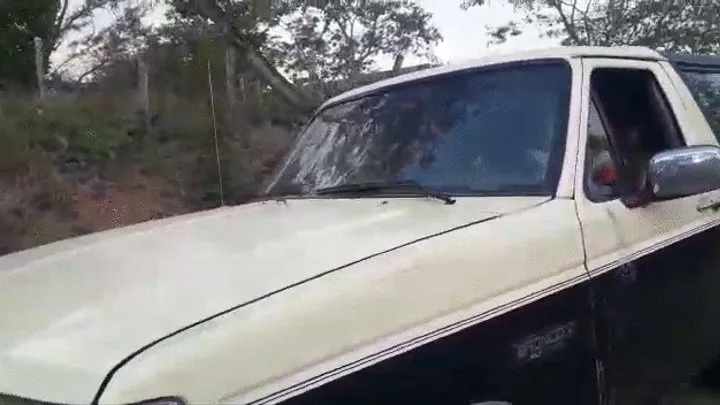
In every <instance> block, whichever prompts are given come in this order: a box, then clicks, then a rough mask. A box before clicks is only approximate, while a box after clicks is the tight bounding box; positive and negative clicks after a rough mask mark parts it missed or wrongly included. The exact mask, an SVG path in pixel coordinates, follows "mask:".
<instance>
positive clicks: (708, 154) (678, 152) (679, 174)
mask: <svg viewBox="0 0 720 405" xmlns="http://www.w3.org/2000/svg"><path fill="white" fill-rule="evenodd" d="M647 173H648V185H649V186H650V191H651V192H652V194H653V197H654V199H655V200H671V199H674V198H681V197H687V196H691V195H696V194H703V193H707V192H709V191H713V190H717V189H720V148H718V147H716V146H688V147H683V148H677V149H671V150H667V151H663V152H660V153H658V154H656V155H654V156H653V157H652V158H651V159H650V162H649V165H648V172H647Z"/></svg>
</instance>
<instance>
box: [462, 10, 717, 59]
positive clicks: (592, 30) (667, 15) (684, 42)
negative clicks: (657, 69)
mask: <svg viewBox="0 0 720 405" xmlns="http://www.w3.org/2000/svg"><path fill="white" fill-rule="evenodd" d="M510 3H511V4H512V5H513V6H514V7H515V8H516V10H518V11H520V12H521V13H522V14H523V16H524V17H523V18H522V19H521V20H520V21H510V22H508V23H507V24H505V25H502V26H498V27H494V28H493V30H492V31H491V36H492V37H493V38H494V42H495V43H499V42H504V41H505V40H507V38H509V37H513V36H517V35H520V34H521V33H522V30H523V28H524V26H527V25H529V24H534V25H537V26H539V27H541V28H542V29H543V31H544V35H545V36H547V37H554V38H558V39H560V40H561V43H562V44H564V45H598V46H613V45H639V46H648V47H652V48H655V49H659V50H664V51H672V52H692V53H717V52H718V51H720V26H719V25H718V23H717V15H718V13H720V2H713V1H682V0H667V1H657V0H583V1H582V2H580V1H579V0H510ZM484 4H485V0H465V1H464V2H463V4H462V7H464V8H468V7H473V6H482V5H484Z"/></svg>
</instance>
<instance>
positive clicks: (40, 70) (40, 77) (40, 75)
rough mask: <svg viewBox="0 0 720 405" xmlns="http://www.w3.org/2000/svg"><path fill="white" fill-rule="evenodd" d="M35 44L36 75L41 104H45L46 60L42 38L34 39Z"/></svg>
mask: <svg viewBox="0 0 720 405" xmlns="http://www.w3.org/2000/svg"><path fill="white" fill-rule="evenodd" d="M33 43H34V45H35V75H36V78H37V85H38V97H39V98H40V102H43V101H44V100H45V66H44V59H45V58H44V57H43V42H42V38H40V37H34V38H33Z"/></svg>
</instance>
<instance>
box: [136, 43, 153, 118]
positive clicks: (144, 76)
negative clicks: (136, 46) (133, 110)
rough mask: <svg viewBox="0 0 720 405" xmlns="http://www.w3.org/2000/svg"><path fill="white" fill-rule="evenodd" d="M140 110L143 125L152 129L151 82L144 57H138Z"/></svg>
mask: <svg viewBox="0 0 720 405" xmlns="http://www.w3.org/2000/svg"><path fill="white" fill-rule="evenodd" d="M137 67H138V110H139V111H141V112H142V113H143V125H145V129H146V130H147V129H148V128H150V84H149V82H150V80H149V78H148V69H147V64H146V63H145V59H144V58H143V55H138V58H137Z"/></svg>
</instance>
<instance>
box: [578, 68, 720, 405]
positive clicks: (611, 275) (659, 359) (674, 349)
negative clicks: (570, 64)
mask: <svg viewBox="0 0 720 405" xmlns="http://www.w3.org/2000/svg"><path fill="white" fill-rule="evenodd" d="M602 69H628V70H642V71H644V73H646V74H648V75H652V78H654V81H655V83H656V84H657V89H659V91H660V92H662V94H661V95H660V96H664V97H661V98H660V99H661V100H662V99H664V102H665V103H666V104H665V107H666V108H667V111H670V112H671V113H672V114H673V115H674V116H675V118H676V121H677V131H679V132H680V135H681V136H682V139H683V141H684V143H685V144H687V145H695V144H705V145H707V144H717V141H716V140H715V138H714V136H713V135H712V133H711V131H710V130H709V127H708V126H707V124H706V123H704V122H699V121H697V120H693V119H690V117H691V116H693V114H696V113H697V111H692V110H691V109H692V108H693V107H694V105H693V104H690V103H687V101H688V100H683V97H684V95H683V94H680V93H677V92H676V91H675V88H676V86H682V85H683V84H682V82H680V83H677V80H678V79H679V78H678V77H675V76H674V75H673V74H672V73H669V72H668V71H667V70H666V68H665V67H664V66H663V64H662V63H658V62H651V61H630V60H617V59H599V58H598V59H595V58H590V59H585V60H584V61H583V91H582V93H583V97H584V99H583V102H582V112H581V117H582V118H581V120H580V125H581V127H580V128H579V131H580V133H581V135H585V136H581V139H582V141H581V145H580V151H581V153H580V159H579V160H578V162H579V163H578V165H579V167H578V171H577V173H578V176H576V185H575V199H576V201H577V207H578V214H579V217H580V222H581V225H582V230H583V238H584V244H585V250H586V256H587V259H586V260H587V267H588V272H589V274H590V276H591V277H592V279H593V281H592V286H593V293H592V294H593V296H592V299H593V302H594V307H595V310H596V316H597V334H598V343H599V346H600V347H601V360H602V361H601V364H600V367H599V371H600V373H599V374H600V376H601V377H602V378H603V380H602V381H601V384H602V386H603V388H604V389H603V391H604V394H605V395H604V398H603V401H602V402H603V403H605V404H612V405H626V404H627V405H632V404H644V403H655V401H657V400H658V398H659V395H661V394H663V393H664V391H666V390H670V389H672V388H673V386H674V385H675V384H676V383H678V382H681V381H684V380H686V379H688V378H689V377H690V376H691V375H692V374H694V373H695V372H697V371H698V369H699V368H700V367H702V366H703V365H705V364H707V363H708V362H709V360H710V359H711V358H712V357H713V356H715V355H717V354H718V353H720V351H719V349H720V321H718V320H720V261H719V259H718V258H719V257H720V254H718V253H720V249H718V247H720V231H718V228H717V227H716V225H718V224H720V213H718V212H715V211H713V210H711V209H704V210H703V209H698V207H702V206H703V205H704V204H706V203H707V201H708V199H709V198H717V197H720V193H719V192H717V191H716V192H711V193H706V194H703V195H697V196H690V197H685V198H680V199H676V200H671V201H664V202H656V203H652V204H650V205H647V206H644V207H638V208H629V207H628V206H627V205H626V204H624V203H623V202H622V201H621V199H620V197H622V196H621V193H622V191H617V190H618V189H612V188H611V189H610V191H609V192H608V188H607V187H608V186H607V185H606V184H603V185H599V186H598V187H589V186H590V185H591V184H590V183H591V182H593V181H594V180H593V179H594V177H593V173H592V170H593V169H592V167H593V164H592V157H593V156H599V155H601V154H602V153H600V152H604V153H605V154H606V155H607V154H610V155H611V156H613V157H614V160H615V161H619V160H620V159H619V157H618V156H617V155H618V151H617V150H615V149H616V147H614V146H613V145H617V144H618V142H616V141H617V139H615V140H614V139H613V138H614V137H615V138H617V137H620V136H625V135H624V134H622V133H613V129H614V128H615V127H616V125H613V124H614V123H613V122H611V119H610V118H608V117H607V116H604V115H603V108H602V106H600V105H596V104H597V103H596V101H593V100H592V97H591V94H596V92H595V90H597V89H593V88H592V87H593V86H594V84H592V83H591V75H592V74H593V72H596V71H599V70H602ZM688 105H690V107H688ZM695 116H696V115H695ZM603 138H605V142H601V141H602V140H603ZM588 140H591V141H590V142H588ZM598 140H600V141H598ZM593 145H607V146H606V147H607V148H608V150H606V151H597V150H593V147H596V146H593ZM618 170H622V169H621V167H620V166H618ZM593 190H605V194H604V195H597V194H593V193H594V192H593ZM595 193H596V192H595ZM715 252H718V253H715Z"/></svg>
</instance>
